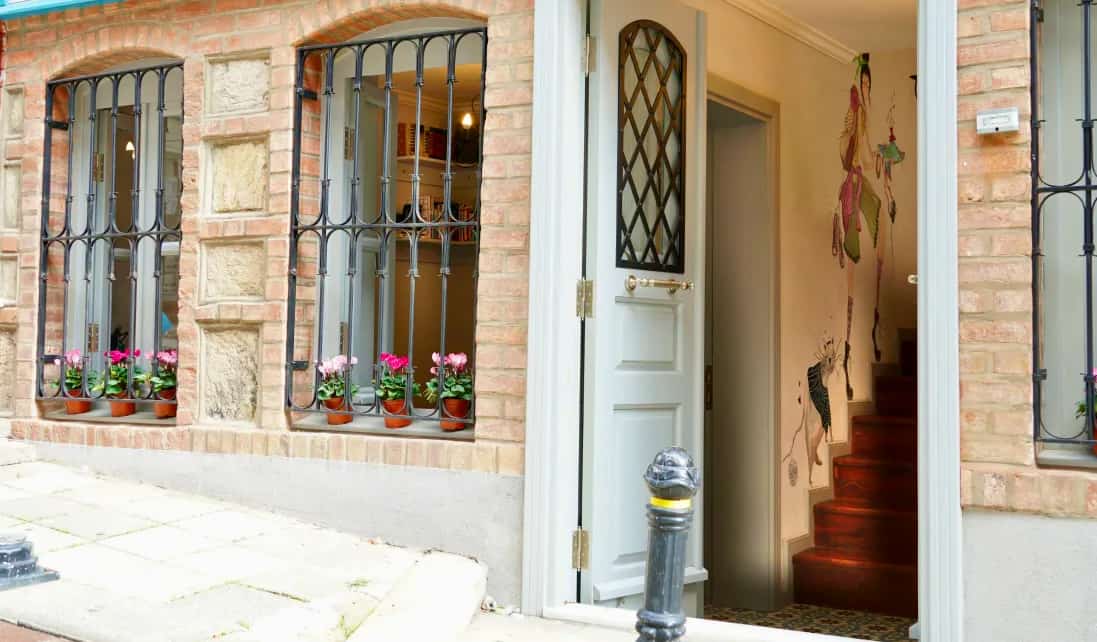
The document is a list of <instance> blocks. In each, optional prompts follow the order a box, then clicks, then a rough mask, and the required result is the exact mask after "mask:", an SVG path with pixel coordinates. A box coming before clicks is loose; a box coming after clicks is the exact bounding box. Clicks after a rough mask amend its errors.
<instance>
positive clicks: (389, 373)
mask: <svg viewBox="0 0 1097 642" xmlns="http://www.w3.org/2000/svg"><path fill="white" fill-rule="evenodd" d="M408 364H409V361H408V358H407V357H405V356H401V355H395V354H389V353H387V352H384V353H382V354H381V377H380V379H379V380H378V381H375V382H374V387H375V388H376V391H377V398H378V399H380V400H381V406H382V407H383V408H384V409H385V412H386V413H387V414H389V415H409V414H411V404H409V403H408V400H407V399H406V397H407V393H408V388H409V387H410V389H411V394H412V396H415V395H418V394H419V384H417V383H415V382H414V381H410V379H411V373H409V372H408ZM409 384H410V386H409ZM410 425H411V419H407V418H402V417H385V428H406V427H407V426H410Z"/></svg>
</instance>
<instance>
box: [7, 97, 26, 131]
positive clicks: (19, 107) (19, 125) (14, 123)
mask: <svg viewBox="0 0 1097 642" xmlns="http://www.w3.org/2000/svg"><path fill="white" fill-rule="evenodd" d="M4 102H5V103H6V105H5V107H4V114H5V118H4V135H5V136H20V135H22V133H23V118H24V110H23V88H22V87H13V88H11V89H8V90H7V91H6V92H4Z"/></svg>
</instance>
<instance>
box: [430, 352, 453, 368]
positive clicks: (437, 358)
mask: <svg viewBox="0 0 1097 642" xmlns="http://www.w3.org/2000/svg"><path fill="white" fill-rule="evenodd" d="M430 359H431V361H433V362H434V365H436V366H440V365H442V355H440V354H438V353H437V352H432V353H430ZM447 363H449V362H448V361H447ZM432 372H433V369H432Z"/></svg>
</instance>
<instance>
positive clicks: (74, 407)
mask: <svg viewBox="0 0 1097 642" xmlns="http://www.w3.org/2000/svg"><path fill="white" fill-rule="evenodd" d="M65 394H67V395H68V396H70V397H79V396H80V392H79V391H78V390H69V391H67V392H66V393H65ZM89 410H91V402H90V401H84V400H81V399H77V400H68V399H66V400H65V414H66V415H82V414H84V413H85V412H87V411H89Z"/></svg>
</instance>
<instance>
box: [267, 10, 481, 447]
mask: <svg viewBox="0 0 1097 642" xmlns="http://www.w3.org/2000/svg"><path fill="white" fill-rule="evenodd" d="M454 22H455V21H448V23H447V22H445V21H443V23H442V24H440V23H439V21H437V20H435V21H423V22H416V23H414V24H415V27H417V29H416V28H415V27H413V28H412V29H409V28H408V27H407V25H396V26H392V25H390V26H388V27H385V28H384V31H380V30H379V31H378V32H375V33H373V34H367V35H366V37H364V38H362V39H360V40H356V41H353V42H348V43H343V44H337V45H317V46H308V47H302V48H300V49H299V50H298V58H297V87H298V89H297V100H296V106H295V119H296V120H295V134H294V135H295V139H294V160H293V194H292V204H291V208H292V222H291V238H290V303H289V339H288V350H289V352H290V354H288V355H287V357H288V359H287V360H288V367H289V368H290V370H289V372H288V373H287V404H288V406H289V408H290V409H291V410H293V411H295V412H298V413H312V414H311V415H307V414H298V415H296V416H295V417H294V424H295V425H297V426H299V427H306V428H307V427H311V426H314V425H325V426H326V425H328V424H330V423H343V422H346V428H347V429H349V430H364V431H370V430H373V429H375V428H376V427H378V426H379V424H380V418H382V417H383V418H384V420H385V422H386V423H387V425H388V426H389V427H401V425H404V426H406V425H408V424H409V423H412V422H414V424H415V428H414V429H412V432H416V433H419V432H422V431H428V432H434V431H439V432H440V428H441V429H448V430H451V431H453V432H455V433H459V434H458V435H457V436H458V438H471V434H470V433H471V430H463V431H462V429H465V428H470V427H471V426H472V423H473V414H472V409H471V402H472V390H471V385H470V382H469V377H470V373H471V368H472V359H473V351H474V327H475V309H476V277H477V271H476V270H477V268H476V265H477V259H478V243H479V221H480V158H481V147H482V144H481V141H482V132H483V129H482V124H483V122H484V115H485V111H484V107H483V105H484V61H485V56H486V51H487V32H486V29H485V28H484V27H483V26H482V25H476V24H469V25H468V26H465V23H469V21H457V22H459V23H460V24H457V25H454V24H453V23H454ZM424 23H428V25H429V26H428V28H424ZM378 34H381V35H378ZM435 353H440V354H443V355H445V354H447V353H452V354H462V355H465V356H464V357H455V358H454V359H451V361H452V362H454V363H455V364H457V365H456V366H454V363H451V364H450V367H439V364H437V363H436V362H435V360H434V359H433V358H432V357H433V355H434V354H435ZM405 359H406V365H403V366H402V365H401V362H402V361H403V360H405ZM333 368H334V369H335V370H333ZM432 387H433V388H436V389H437V391H438V392H439V393H440V394H438V395H435V394H432V393H431V388H432ZM325 415H326V416H325ZM371 416H373V417H374V418H372V419H371Z"/></svg>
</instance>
